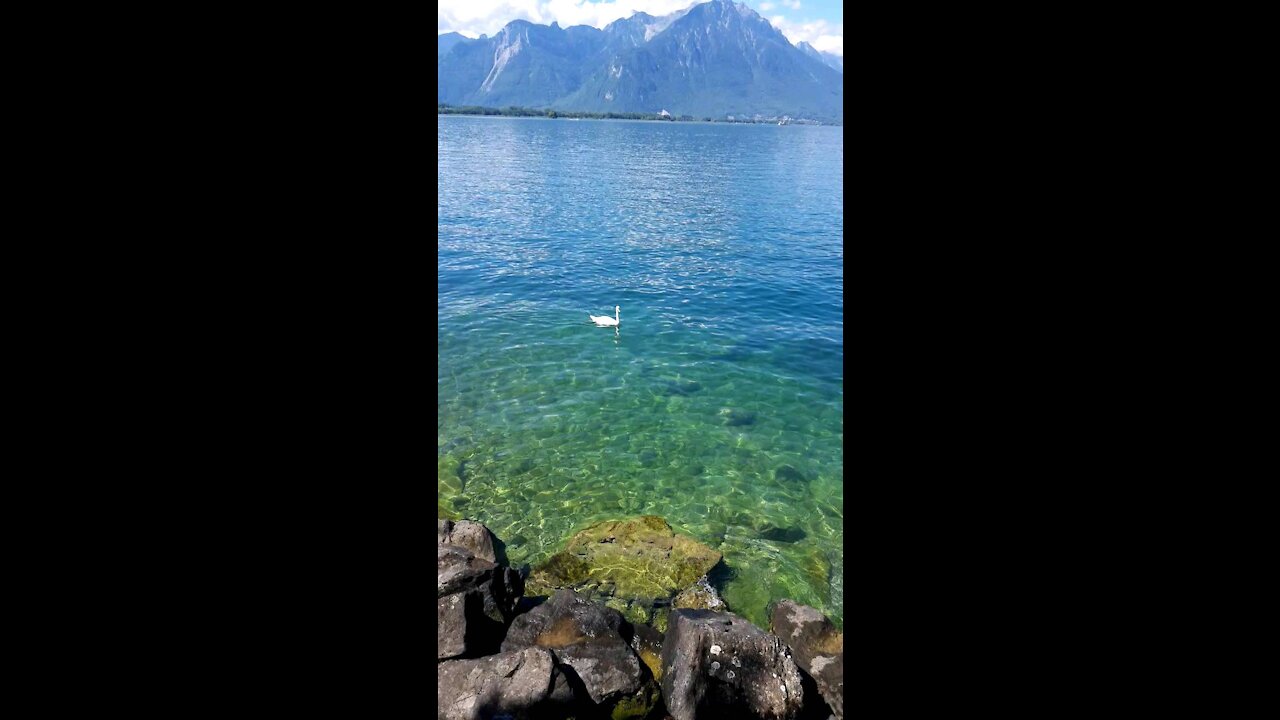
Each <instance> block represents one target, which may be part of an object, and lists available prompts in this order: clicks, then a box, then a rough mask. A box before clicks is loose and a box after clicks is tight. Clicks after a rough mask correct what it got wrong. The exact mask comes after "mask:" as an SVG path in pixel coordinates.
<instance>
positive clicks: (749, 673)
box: [662, 610, 804, 720]
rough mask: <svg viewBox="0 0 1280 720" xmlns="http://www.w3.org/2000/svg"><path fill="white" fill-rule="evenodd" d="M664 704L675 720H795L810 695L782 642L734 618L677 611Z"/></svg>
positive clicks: (666, 653) (666, 644) (667, 643)
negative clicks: (720, 719)
mask: <svg viewBox="0 0 1280 720" xmlns="http://www.w3.org/2000/svg"><path fill="white" fill-rule="evenodd" d="M662 698H663V700H664V701H665V702H666V706H667V712H668V713H669V714H670V715H671V717H672V718H674V720H695V718H698V717H724V718H730V717H733V718H737V717H751V718H762V719H763V720H783V719H784V718H785V719H786V720H794V719H795V718H796V717H797V716H798V715H799V713H800V710H801V707H802V705H803V703H804V690H803V688H802V686H801V680H800V673H799V671H798V669H797V668H796V664H795V663H794V662H793V661H792V660H791V655H790V652H789V651H788V650H787V647H786V646H785V645H783V644H782V642H781V641H779V640H778V638H776V637H773V636H772V635H769V634H768V633H766V632H764V631H763V630H761V629H760V628H758V627H756V626H754V625H752V624H751V623H749V622H747V621H746V620H744V619H743V618H741V617H738V616H737V615H734V614H732V613H718V612H712V611H710V610H673V611H672V612H671V618H670V623H669V627H668V630H667V635H666V638H665V639H664V641H663V643H662Z"/></svg>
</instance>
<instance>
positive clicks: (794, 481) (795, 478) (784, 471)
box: [773, 465, 809, 486]
mask: <svg viewBox="0 0 1280 720" xmlns="http://www.w3.org/2000/svg"><path fill="white" fill-rule="evenodd" d="M773 479H774V480H777V481H778V482H779V483H782V484H791V485H806V486H807V485H808V484H809V478H808V477H806V476H805V474H804V473H802V472H800V471H799V470H797V469H795V468H793V467H791V466H790V465H782V466H779V467H778V468H777V469H776V470H774V471H773Z"/></svg>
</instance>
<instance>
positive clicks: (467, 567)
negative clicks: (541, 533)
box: [436, 526, 524, 660]
mask: <svg viewBox="0 0 1280 720" xmlns="http://www.w3.org/2000/svg"><path fill="white" fill-rule="evenodd" d="M482 527H483V526H482ZM436 586H437V594H436V659H437V660H444V659H446V658H455V657H464V656H469V657H475V656H479V655H485V654H487V653H491V652H494V651H495V650H497V648H498V644H499V643H501V642H502V636H503V633H504V631H505V630H506V626H507V623H508V622H509V621H510V620H511V617H512V615H513V614H514V612H515V607H516V603H518V602H519V600H520V595H521V592H522V591H523V589H524V583H523V581H522V580H521V579H520V574H519V573H517V572H516V571H515V570H512V569H511V568H509V567H504V566H501V565H498V564H496V563H493V562H491V561H489V560H486V559H484V558H479V557H476V556H475V554H473V553H472V552H471V551H470V550H468V549H466V548H461V547H458V546H456V545H437V546H436Z"/></svg>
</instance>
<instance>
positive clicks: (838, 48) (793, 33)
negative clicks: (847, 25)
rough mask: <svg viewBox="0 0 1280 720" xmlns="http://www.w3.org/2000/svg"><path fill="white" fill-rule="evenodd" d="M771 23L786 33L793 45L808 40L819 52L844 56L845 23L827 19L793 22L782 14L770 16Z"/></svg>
mask: <svg viewBox="0 0 1280 720" xmlns="http://www.w3.org/2000/svg"><path fill="white" fill-rule="evenodd" d="M769 23H770V24H771V25H773V26H774V27H776V28H778V30H779V31H780V32H781V33H782V34H783V35H786V36H787V39H788V40H790V41H791V44H792V45H799V44H800V43H801V42H807V43H809V44H810V45H812V46H813V47H814V49H816V50H817V51H818V52H829V53H831V54H832V55H839V56H840V57H844V23H829V22H827V21H826V20H813V21H809V22H793V21H791V20H788V19H786V18H785V17H783V16H782V15H774V16H773V17H771V18H769Z"/></svg>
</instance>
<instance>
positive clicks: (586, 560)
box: [530, 515, 721, 600]
mask: <svg viewBox="0 0 1280 720" xmlns="http://www.w3.org/2000/svg"><path fill="white" fill-rule="evenodd" d="M720 560H721V555H720V553H718V552H716V551H715V550H712V549H711V548H709V547H707V546H706V545H704V544H702V543H700V542H698V541H697V540H694V539H693V538H690V537H688V536H686V535H680V534H677V533H676V532H675V531H674V530H672V528H671V526H670V525H668V524H667V522H666V521H665V520H663V519H662V518H660V517H658V516H656V515H646V516H642V517H639V518H633V519H630V520H614V521H608V522H602V523H596V524H594V525H591V526H590V527H587V528H585V529H583V530H582V531H580V532H578V533H577V534H576V535H574V536H573V537H572V538H570V539H569V541H568V543H566V545H565V549H564V550H563V551H561V552H558V553H556V554H555V555H552V556H551V557H550V558H549V559H548V560H547V561H546V562H544V563H542V564H541V565H538V566H537V567H535V568H534V569H533V573H532V574H531V575H530V583H531V584H532V586H533V587H535V588H538V589H543V588H566V587H567V588H573V589H575V590H581V589H586V588H590V589H591V590H593V591H595V592H597V593H599V594H601V595H610V596H614V597H619V598H624V599H644V600H655V599H662V600H665V599H669V598H671V597H672V596H674V595H675V594H676V593H677V592H679V591H680V590H683V589H684V588H687V587H688V586H690V585H692V584H693V583H695V582H697V580H698V578H700V577H702V576H703V575H706V574H707V572H708V571H709V570H710V569H711V568H712V567H714V566H715V565H716V563H718V562H720Z"/></svg>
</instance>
